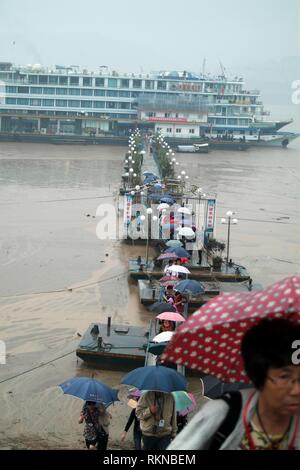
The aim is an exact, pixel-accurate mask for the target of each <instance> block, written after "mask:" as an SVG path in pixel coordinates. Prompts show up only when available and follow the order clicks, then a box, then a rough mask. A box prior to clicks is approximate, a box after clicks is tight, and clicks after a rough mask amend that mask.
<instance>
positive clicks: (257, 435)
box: [168, 319, 300, 450]
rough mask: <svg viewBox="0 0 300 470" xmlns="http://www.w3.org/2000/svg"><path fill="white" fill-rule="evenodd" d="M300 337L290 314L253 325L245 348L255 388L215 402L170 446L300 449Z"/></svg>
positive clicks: (297, 327)
mask: <svg viewBox="0 0 300 470" xmlns="http://www.w3.org/2000/svg"><path fill="white" fill-rule="evenodd" d="M299 338H300V326H299V325H295V324H293V323H291V322H289V321H288V320H286V319H274V320H268V319H265V320H262V321H261V322H260V323H259V324H258V325H256V326H254V327H252V328H251V329H249V330H248V331H247V332H246V334H245V335H244V338H243V340H242V346H241V350H242V356H243V360H244V364H245V370H246V372H247V374H248V376H249V378H250V379H251V380H252V382H253V385H254V389H249V390H242V391H241V392H234V393H235V395H234V394H232V395H231V399H230V394H229V395H228V394H227V396H226V395H225V396H224V398H225V399H218V400H211V401H209V402H208V403H207V404H206V405H205V406H204V407H203V408H202V409H201V410H200V411H199V412H198V414H197V415H196V416H195V417H194V418H193V419H192V421H191V422H190V423H189V424H188V425H187V426H186V427H185V429H183V430H182V432H181V433H180V435H178V437H177V438H176V439H175V440H174V441H173V442H172V444H171V445H170V447H169V448H168V450H180V449H181V450H183V449H184V450H191V449H194V450H195V449H218V448H220V449H221V450H222V449H224V450H225V449H226V450H228V449H231V450H239V449H240V450H296V449H298V450H300V365H293V364H292V362H291V357H292V354H291V345H292V344H293V342H294V341H295V340H297V339H299ZM236 393H238V394H239V395H240V401H239V403H238V402H234V401H233V400H236V399H237V395H236ZM232 397H235V398H234V399H232ZM234 408H235V411H233V409H234ZM227 419H229V420H231V422H228V421H227V424H226V426H227V431H229V432H227V435H224V429H225V428H224V422H225V421H226V420H227ZM224 420H225V421H224ZM222 423H223V424H222ZM226 426H225V427H226ZM221 427H222V428H223V430H222V429H221ZM221 435H223V438H222V437H220V436H221ZM219 446H220V447H219Z"/></svg>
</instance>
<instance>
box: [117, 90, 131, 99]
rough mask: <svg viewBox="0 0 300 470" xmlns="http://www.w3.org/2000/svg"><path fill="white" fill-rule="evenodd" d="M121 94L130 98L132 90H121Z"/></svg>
mask: <svg viewBox="0 0 300 470" xmlns="http://www.w3.org/2000/svg"><path fill="white" fill-rule="evenodd" d="M119 94H120V96H121V97H124V98H130V91H120V92H119Z"/></svg>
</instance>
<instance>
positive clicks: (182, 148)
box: [177, 142, 209, 153]
mask: <svg viewBox="0 0 300 470" xmlns="http://www.w3.org/2000/svg"><path fill="white" fill-rule="evenodd" d="M177 152H183V153H208V152H209V143H208V142H205V143H203V144H193V145H178V146H177Z"/></svg>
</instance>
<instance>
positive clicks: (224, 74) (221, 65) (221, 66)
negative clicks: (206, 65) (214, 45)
mask: <svg viewBox="0 0 300 470" xmlns="http://www.w3.org/2000/svg"><path fill="white" fill-rule="evenodd" d="M219 64H220V68H221V72H222V78H226V69H225V67H224V65H223V64H222V62H221V61H220V60H219Z"/></svg>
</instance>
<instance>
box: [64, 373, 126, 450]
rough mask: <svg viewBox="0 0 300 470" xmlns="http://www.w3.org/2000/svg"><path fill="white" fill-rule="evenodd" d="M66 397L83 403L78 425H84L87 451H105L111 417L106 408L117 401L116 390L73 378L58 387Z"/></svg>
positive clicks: (91, 379)
mask: <svg viewBox="0 0 300 470" xmlns="http://www.w3.org/2000/svg"><path fill="white" fill-rule="evenodd" d="M59 387H60V388H61V390H62V391H63V392H64V394H66V395H71V396H72V397H77V398H80V399H81V400H84V401H85V404H84V406H83V408H82V411H81V414H80V417H79V424H82V423H85V427H84V431H83V436H84V438H85V443H86V447H87V448H88V449H97V450H106V448H107V442H108V434H109V423H110V420H111V415H110V414H109V413H108V411H107V410H106V408H107V407H108V406H109V405H111V404H112V403H113V402H115V401H118V390H115V389H113V388H111V387H109V386H108V385H106V384H105V383H103V382H101V381H100V380H97V379H94V378H90V377H74V378H72V379H68V380H66V381H65V382H63V383H62V384H60V385H59Z"/></svg>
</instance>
